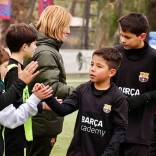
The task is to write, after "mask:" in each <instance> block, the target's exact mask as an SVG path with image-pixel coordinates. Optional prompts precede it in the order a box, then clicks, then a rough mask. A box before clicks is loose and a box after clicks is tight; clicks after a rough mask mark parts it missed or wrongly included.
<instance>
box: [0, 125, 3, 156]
mask: <svg viewBox="0 0 156 156" xmlns="http://www.w3.org/2000/svg"><path fill="white" fill-rule="evenodd" d="M2 129H3V128H2V126H1V127H0V156H3V152H4V142H3V137H2Z"/></svg>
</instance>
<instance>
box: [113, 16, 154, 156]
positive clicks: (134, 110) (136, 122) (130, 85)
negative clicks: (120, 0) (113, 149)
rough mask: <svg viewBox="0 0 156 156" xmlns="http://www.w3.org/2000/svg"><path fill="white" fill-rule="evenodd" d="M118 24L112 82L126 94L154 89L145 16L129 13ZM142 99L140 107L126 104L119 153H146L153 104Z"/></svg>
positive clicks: (145, 155) (136, 155)
mask: <svg viewBox="0 0 156 156" xmlns="http://www.w3.org/2000/svg"><path fill="white" fill-rule="evenodd" d="M119 26H120V40H121V45H120V46H117V48H118V49H119V50H120V52H121V53H122V54H123V60H122V63H121V66H120V69H119V71H118V73H117V75H116V76H115V83H116V84H117V86H118V87H119V89H120V90H121V91H122V92H123V93H124V94H125V95H127V96H128V97H132V96H135V95H141V94H143V93H145V92H148V91H152V90H156V81H155V80H156V72H155V69H156V51H155V50H154V49H152V48H151V47H150V46H149V45H148V43H147V42H145V40H146V36H147V33H148V29H149V24H148V21H147V18H146V17H145V16H144V15H143V14H140V13H130V14H129V15H127V16H124V17H121V18H120V19H119ZM132 98H133V97H132ZM144 102H145V104H144V105H141V107H138V106H137V105H138V103H137V102H136V103H135V102H134V103H130V105H129V116H128V117H129V118H128V119H129V120H128V130H127V134H126V140H125V143H124V144H123V145H122V146H121V150H120V152H121V153H120V156H140V155H142V156H148V155H149V147H150V144H151V136H152V131H153V117H154V116H153V114H154V109H155V106H154V105H153V104H152V103H150V104H146V100H145V101H144Z"/></svg>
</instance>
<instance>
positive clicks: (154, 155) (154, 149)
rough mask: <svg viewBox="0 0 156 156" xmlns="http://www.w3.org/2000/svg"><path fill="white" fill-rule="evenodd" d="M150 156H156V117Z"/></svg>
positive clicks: (155, 118)
mask: <svg viewBox="0 0 156 156" xmlns="http://www.w3.org/2000/svg"><path fill="white" fill-rule="evenodd" d="M150 156H156V115H155V117H154V130H153V135H152V139H151V146H150Z"/></svg>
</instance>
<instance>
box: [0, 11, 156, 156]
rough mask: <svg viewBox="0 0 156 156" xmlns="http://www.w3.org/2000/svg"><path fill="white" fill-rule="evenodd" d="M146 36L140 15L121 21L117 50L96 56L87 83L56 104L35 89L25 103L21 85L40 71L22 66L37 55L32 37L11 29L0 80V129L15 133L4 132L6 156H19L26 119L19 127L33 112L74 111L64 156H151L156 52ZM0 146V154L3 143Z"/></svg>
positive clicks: (23, 29)
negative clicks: (1, 80)
mask: <svg viewBox="0 0 156 156" xmlns="http://www.w3.org/2000/svg"><path fill="white" fill-rule="evenodd" d="M148 30H149V24H148V20H147V19H146V17H145V16H144V15H143V14H140V13H130V14H129V15H127V16H124V17H121V18H120V19H119V33H120V34H119V35H120V40H121V45H118V46H115V47H113V48H102V49H98V50H95V51H94V52H93V55H92V59H91V64H90V70H89V77H90V80H89V81H88V82H86V83H83V84H81V85H80V86H78V87H77V88H76V89H75V90H74V91H73V92H72V94H71V95H70V96H68V97H67V98H66V99H65V100H64V101H63V102H62V103H61V104H60V103H59V102H58V101H57V99H55V97H53V96H52V94H53V93H52V88H51V87H49V86H45V85H44V84H35V85H34V88H33V90H32V95H31V96H30V97H29V92H28V87H26V85H28V84H29V83H30V81H32V79H33V78H34V77H35V76H37V75H38V74H39V72H38V71H37V72H36V69H40V65H38V63H37V62H35V61H33V62H31V63H30V64H28V65H27V66H26V67H25V68H24V67H23V62H24V59H25V58H28V57H31V56H32V55H33V52H34V51H35V49H36V40H37V36H36V32H35V31H34V30H33V29H32V27H30V26H29V25H26V24H23V23H22V24H14V25H11V26H10V27H9V29H8V31H7V34H6V44H7V46H8V48H9V50H10V51H11V57H10V58H9V61H8V63H7V68H6V69H7V73H6V74H3V75H4V76H3V77H4V85H5V90H6V92H5V93H3V92H2V93H1V95H0V124H1V125H4V126H5V127H9V128H14V129H13V130H12V129H7V128H5V131H4V137H5V155H6V156H13V155H16V156H17V155H20V156H22V155H24V148H23V147H24V146H25V145H26V138H27V137H26V136H25V134H26V133H27V132H26V130H27V129H28V126H32V125H31V124H30V123H31V119H30V120H29V121H30V123H29V125H27V126H23V125H22V124H23V123H25V121H26V119H28V118H29V117H30V116H33V115H35V114H36V113H37V111H38V110H41V109H49V110H50V108H51V109H52V110H53V111H54V112H56V113H57V114H58V115H59V116H65V115H67V114H70V113H72V112H74V111H76V110H78V115H77V119H76V123H75V129H74V135H73V138H72V141H71V144H70V146H69V148H68V151H67V156H86V155H89V156H148V155H149V154H150V156H154V155H155V148H156V147H155V144H154V143H155V140H154V138H155V137H154V135H156V134H155V133H153V132H154V131H153V129H154V126H153V125H155V126H156V123H154V117H155V116H154V112H155V100H156V98H155V96H156V93H155V91H154V90H156V82H155V79H156V74H155V68H156V51H155V50H154V49H152V48H151V47H150V46H149V45H148V43H147V42H146V38H147V35H148ZM1 58H2V57H1ZM5 61H6V60H5ZM3 62H4V61H2V59H1V64H2V63H3ZM21 68H22V69H21ZM51 70H53V69H51ZM4 73H5V72H4ZM23 89H24V90H23ZM23 92H24V94H23ZM123 93H124V94H125V95H124V94H123ZM27 98H28V101H25V100H26V99H27ZM41 100H42V101H44V104H43V103H42V102H41ZM23 101H25V103H24V104H22V103H23ZM40 102H41V103H40ZM37 105H38V107H37ZM17 126H18V127H17ZM1 130H2V128H1ZM24 131H25V132H24ZM29 132H30V131H29ZM152 136H153V137H152ZM25 137H26V138H25ZM28 138H31V134H30V133H29V136H28ZM152 138H153V139H152ZM1 140H2V137H1ZM28 141H29V140H28ZM0 145H1V147H0V152H2V151H3V150H2V149H3V143H2V141H1V144H0ZM38 148H39V147H38ZM13 151H16V153H13ZM1 155H2V154H1ZM38 155H39V154H38ZM33 156H35V154H34V155H33ZM36 156H37V154H36Z"/></svg>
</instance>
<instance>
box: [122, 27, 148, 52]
mask: <svg viewBox="0 0 156 156" xmlns="http://www.w3.org/2000/svg"><path fill="white" fill-rule="evenodd" d="M145 39H146V33H142V34H140V35H139V36H137V35H136V34H133V33H131V32H123V31H122V29H121V28H120V42H121V44H122V45H123V46H124V48H125V49H139V48H142V47H143V46H144V40H145Z"/></svg>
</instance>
